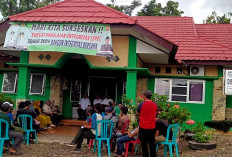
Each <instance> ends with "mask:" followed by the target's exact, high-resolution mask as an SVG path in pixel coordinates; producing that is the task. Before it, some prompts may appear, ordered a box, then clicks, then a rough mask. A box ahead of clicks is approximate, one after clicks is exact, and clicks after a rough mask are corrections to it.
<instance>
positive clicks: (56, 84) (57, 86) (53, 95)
mask: <svg viewBox="0 0 232 157" xmlns="http://www.w3.org/2000/svg"><path fill="white" fill-rule="evenodd" d="M62 88H63V81H62V77H61V75H59V74H56V75H51V80H50V100H54V101H55V105H58V106H59V108H60V111H62V106H63V89H62Z"/></svg>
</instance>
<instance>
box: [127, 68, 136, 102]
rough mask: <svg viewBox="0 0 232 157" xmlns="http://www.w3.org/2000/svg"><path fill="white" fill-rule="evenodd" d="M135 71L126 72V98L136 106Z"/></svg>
mask: <svg viewBox="0 0 232 157" xmlns="http://www.w3.org/2000/svg"><path fill="white" fill-rule="evenodd" d="M136 88H137V71H127V80H126V96H127V97H128V98H130V99H132V100H133V104H136Z"/></svg>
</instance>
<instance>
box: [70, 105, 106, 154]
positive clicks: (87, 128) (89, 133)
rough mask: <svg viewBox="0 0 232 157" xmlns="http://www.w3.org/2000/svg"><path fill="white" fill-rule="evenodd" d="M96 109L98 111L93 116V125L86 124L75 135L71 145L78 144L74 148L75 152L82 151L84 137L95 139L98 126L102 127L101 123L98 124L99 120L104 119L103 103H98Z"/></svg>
mask: <svg viewBox="0 0 232 157" xmlns="http://www.w3.org/2000/svg"><path fill="white" fill-rule="evenodd" d="M95 111H96V113H94V114H93V115H92V116H91V119H92V122H91V125H89V124H86V125H84V126H82V127H81V128H80V130H79V131H78V133H77V135H76V136H75V138H74V139H73V140H72V142H71V143H70V144H69V145H76V148H75V149H74V150H73V151H74V152H80V150H81V145H82V142H83V139H84V138H86V139H95V134H96V127H98V129H100V127H101V126H100V125H98V126H97V124H96V123H97V121H99V120H102V116H101V105H100V104H96V105H95ZM100 133H101V132H100V131H99V132H98V134H99V136H100Z"/></svg>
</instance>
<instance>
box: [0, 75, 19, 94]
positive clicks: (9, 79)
mask: <svg viewBox="0 0 232 157" xmlns="http://www.w3.org/2000/svg"><path fill="white" fill-rule="evenodd" d="M15 79H17V73H5V74H4V80H3V87H2V91H3V92H15Z"/></svg>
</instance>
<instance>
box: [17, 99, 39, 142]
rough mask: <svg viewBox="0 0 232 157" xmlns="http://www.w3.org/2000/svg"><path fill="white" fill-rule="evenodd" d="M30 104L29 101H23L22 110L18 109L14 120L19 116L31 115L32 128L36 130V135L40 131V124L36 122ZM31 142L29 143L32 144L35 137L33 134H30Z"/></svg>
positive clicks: (35, 115)
mask: <svg viewBox="0 0 232 157" xmlns="http://www.w3.org/2000/svg"><path fill="white" fill-rule="evenodd" d="M30 108H31V102H30V101H25V107H24V108H20V109H19V110H18V111H17V114H16V119H17V118H18V116H19V115H21V114H28V115H31V116H32V118H33V121H32V128H33V129H35V130H36V133H38V132H39V131H40V122H39V121H37V120H36V117H37V116H38V115H37V114H36V113H35V112H34V111H32V110H31V109H30ZM31 135H32V136H31V137H30V138H31V140H30V142H32V143H33V141H32V139H35V135H34V134H33V133H31Z"/></svg>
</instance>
